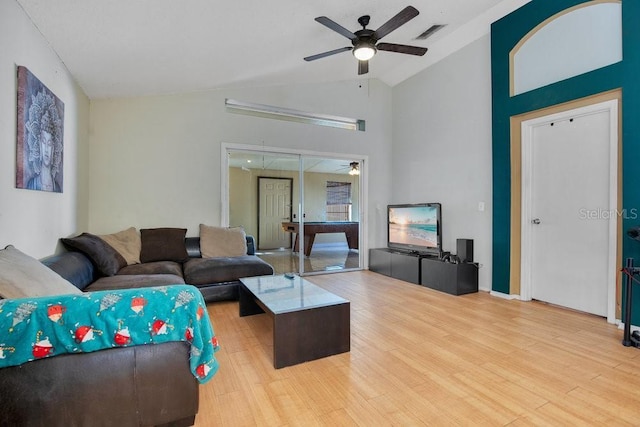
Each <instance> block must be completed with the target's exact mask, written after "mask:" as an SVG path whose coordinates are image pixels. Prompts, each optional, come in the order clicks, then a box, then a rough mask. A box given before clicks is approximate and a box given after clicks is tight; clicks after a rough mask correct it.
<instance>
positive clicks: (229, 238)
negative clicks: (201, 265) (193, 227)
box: [200, 224, 247, 258]
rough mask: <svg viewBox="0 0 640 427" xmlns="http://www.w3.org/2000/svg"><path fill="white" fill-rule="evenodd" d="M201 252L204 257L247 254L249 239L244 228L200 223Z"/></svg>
mask: <svg viewBox="0 0 640 427" xmlns="http://www.w3.org/2000/svg"><path fill="white" fill-rule="evenodd" d="M200 253H201V254H202V258H215V257H231V256H241V255H246V254H247V240H246V234H245V232H244V228H242V227H233V228H224V227H214V226H210V225H204V224H200Z"/></svg>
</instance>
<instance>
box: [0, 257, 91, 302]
mask: <svg viewBox="0 0 640 427" xmlns="http://www.w3.org/2000/svg"><path fill="white" fill-rule="evenodd" d="M79 293H82V292H80V290H79V289H78V288H76V287H75V286H73V285H72V284H71V283H69V282H68V281H66V280H64V279H63V278H62V277H60V275H58V274H57V273H55V272H54V271H53V270H51V269H50V268H48V267H47V266H45V265H44V264H42V263H41V262H40V261H38V260H37V259H35V258H32V257H30V256H29V255H27V254H25V253H23V252H21V251H20V250H18V249H16V248H15V247H14V246H12V245H9V246H7V247H6V248H4V249H2V250H0V296H1V297H2V298H7V299H8V298H26V297H40V296H47V295H62V294H79Z"/></svg>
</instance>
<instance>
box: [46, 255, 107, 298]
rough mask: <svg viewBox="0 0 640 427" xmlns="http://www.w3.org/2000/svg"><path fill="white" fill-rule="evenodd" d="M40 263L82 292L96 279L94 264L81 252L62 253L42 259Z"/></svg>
mask: <svg viewBox="0 0 640 427" xmlns="http://www.w3.org/2000/svg"><path fill="white" fill-rule="evenodd" d="M40 262H41V263H43V264H44V265H46V266H47V267H49V268H50V269H52V270H53V271H55V272H56V273H58V274H59V275H60V276H62V278H63V279H65V280H68V281H69V282H71V284H73V285H74V286H75V287H76V288H78V289H80V290H83V289H84V288H86V287H87V286H88V285H89V284H90V283H91V282H93V281H94V280H95V279H96V277H95V274H94V271H95V267H94V266H93V263H92V262H91V260H90V259H89V258H87V256H86V255H85V254H83V253H81V252H62V253H59V254H57V255H51V256H48V257H46V258H44V259H41V260H40Z"/></svg>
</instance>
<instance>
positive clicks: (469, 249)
mask: <svg viewBox="0 0 640 427" xmlns="http://www.w3.org/2000/svg"><path fill="white" fill-rule="evenodd" d="M456 250H457V252H458V253H457V255H458V258H459V259H460V262H473V239H457V240H456Z"/></svg>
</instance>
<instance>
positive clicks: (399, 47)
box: [376, 43, 429, 56]
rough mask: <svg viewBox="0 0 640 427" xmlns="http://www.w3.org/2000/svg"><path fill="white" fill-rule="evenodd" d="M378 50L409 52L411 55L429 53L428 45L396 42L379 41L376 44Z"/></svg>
mask: <svg viewBox="0 0 640 427" xmlns="http://www.w3.org/2000/svg"><path fill="white" fill-rule="evenodd" d="M376 49H378V50H386V51H387V52H398V53H407V54H409V55H416V56H422V55H424V54H425V53H427V50H429V49H427V48H426V47H418V46H407V45H406V44H395V43H378V44H377V45H376Z"/></svg>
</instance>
